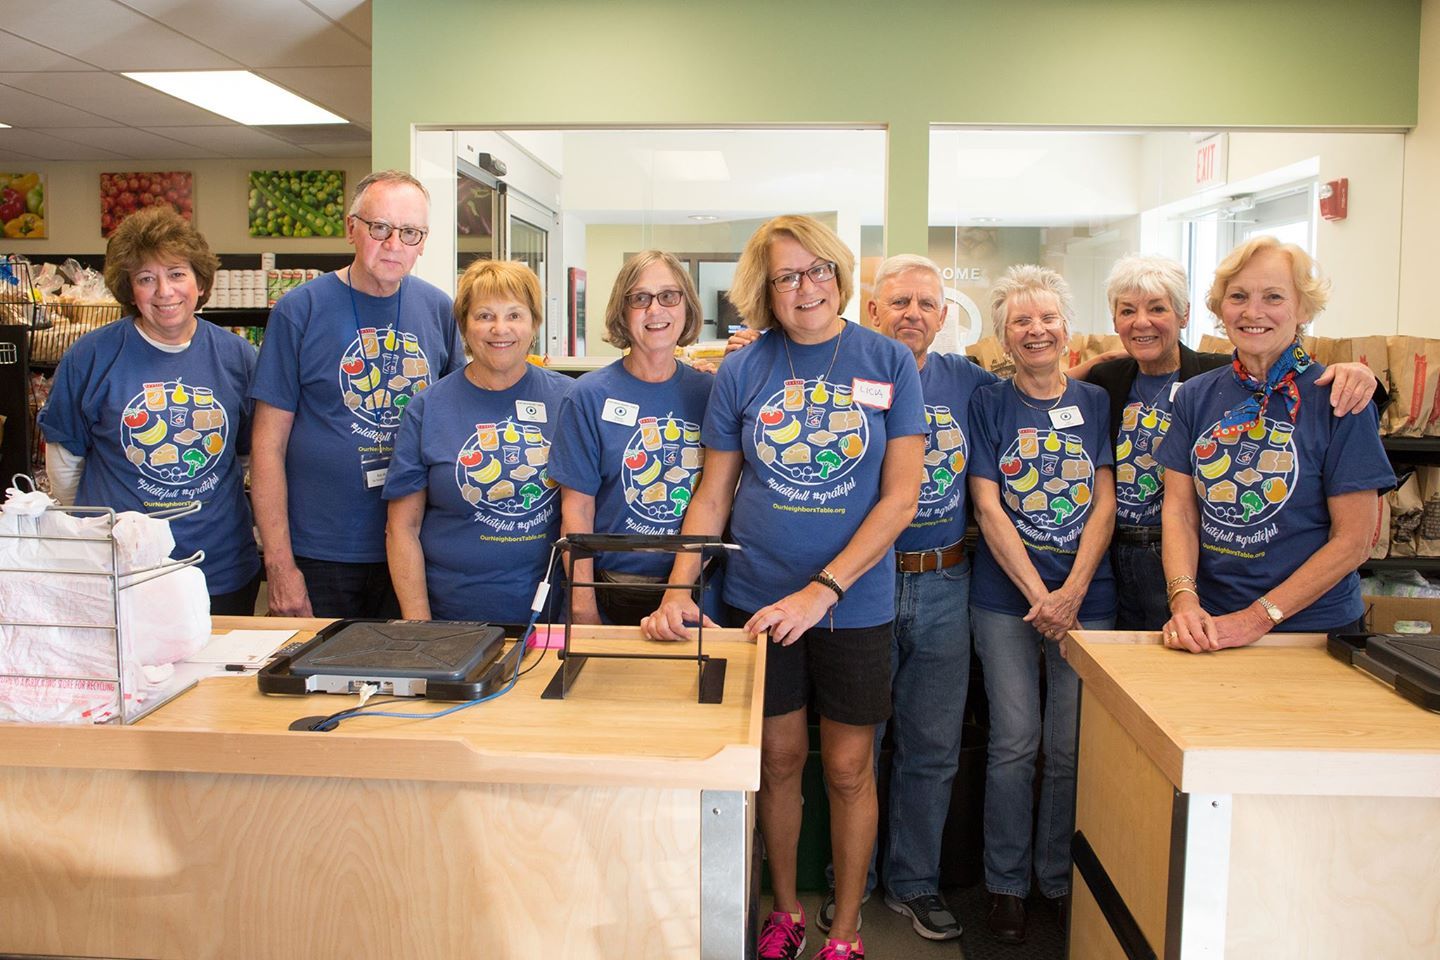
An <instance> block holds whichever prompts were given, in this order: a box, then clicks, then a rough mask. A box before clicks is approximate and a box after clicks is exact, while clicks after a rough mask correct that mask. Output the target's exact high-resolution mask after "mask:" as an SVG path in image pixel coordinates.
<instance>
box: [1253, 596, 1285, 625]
mask: <svg viewBox="0 0 1440 960" xmlns="http://www.w3.org/2000/svg"><path fill="white" fill-rule="evenodd" d="M1259 603H1260V606H1262V607H1264V608H1265V616H1267V617H1269V618H1270V622H1271V623H1273V624H1275V625H1276V626H1277V627H1278V626H1279V625H1280V621H1282V620H1284V619H1285V614H1284V613H1282V612H1281V610H1280V608H1279V607H1277V606H1275V604H1273V603H1271V602H1270V598H1269V597H1260V598H1259Z"/></svg>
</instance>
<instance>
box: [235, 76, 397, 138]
mask: <svg viewBox="0 0 1440 960" xmlns="http://www.w3.org/2000/svg"><path fill="white" fill-rule="evenodd" d="M255 72H256V73H258V74H260V75H261V76H262V77H264V78H265V79H267V80H272V81H274V82H275V83H278V84H280V86H282V87H284V88H285V89H286V90H289V91H291V92H292V93H295V94H297V95H299V96H302V97H304V98H305V99H306V100H310V101H312V102H314V103H317V104H319V105H320V106H322V107H324V108H325V109H327V110H329V111H331V112H332V113H338V114H340V116H342V117H344V118H345V119H346V120H349V121H350V122H351V123H358V124H361V125H365V126H368V125H369V123H370V67H369V65H368V64H367V65H365V66H363V67H328V68H310V67H272V68H269V69H266V70H257V71H255Z"/></svg>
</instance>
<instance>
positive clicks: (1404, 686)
mask: <svg viewBox="0 0 1440 960" xmlns="http://www.w3.org/2000/svg"><path fill="white" fill-rule="evenodd" d="M1326 647H1327V649H1328V650H1329V651H1330V655H1331V656H1332V657H1335V658H1336V659H1338V660H1341V661H1343V662H1345V663H1348V664H1350V665H1351V666H1354V667H1359V668H1360V669H1361V670H1364V671H1365V672H1366V673H1368V674H1370V675H1371V676H1372V677H1374V678H1375V679H1377V680H1379V681H1380V682H1381V683H1383V684H1385V685H1386V686H1388V687H1392V688H1394V690H1395V692H1396V693H1398V694H1400V696H1402V697H1404V698H1405V699H1406V700H1409V701H1410V702H1411V703H1415V704H1418V705H1419V706H1422V707H1424V708H1425V709H1426V710H1434V711H1437V712H1440V636H1436V635H1435V634H1429V635H1427V636H1417V635H1414V634H1403V633H1339V634H1334V635H1332V636H1331V637H1330V639H1329V642H1328V643H1327V644H1326Z"/></svg>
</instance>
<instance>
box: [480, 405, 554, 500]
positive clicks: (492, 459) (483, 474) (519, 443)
mask: <svg viewBox="0 0 1440 960" xmlns="http://www.w3.org/2000/svg"><path fill="white" fill-rule="evenodd" d="M549 463H550V442H549V441H548V440H546V439H545V437H544V436H543V435H542V434H541V433H540V428H539V427H537V426H536V425H534V424H533V423H524V424H520V423H516V422H515V421H514V420H508V419H507V420H503V421H501V422H500V423H477V424H475V432H474V433H472V434H470V437H469V439H467V440H466V441H465V445H464V446H463V447H461V448H460V452H459V454H457V455H456V457H455V483H456V485H457V486H458V487H459V488H460V496H462V497H464V498H465V502H466V503H469V504H470V505H471V506H475V507H481V508H483V509H484V510H486V511H488V512H489V513H492V514H496V513H498V514H503V515H505V516H507V517H519V516H524V515H525V514H527V513H533V512H534V511H536V510H539V509H540V508H541V507H543V506H545V505H546V504H547V503H549V502H550V501H551V500H553V499H554V497H555V489H556V484H555V481H554V480H552V479H550V470H549Z"/></svg>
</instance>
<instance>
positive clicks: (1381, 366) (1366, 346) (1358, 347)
mask: <svg viewBox="0 0 1440 960" xmlns="http://www.w3.org/2000/svg"><path fill="white" fill-rule="evenodd" d="M1346 348H1347V349H1346V356H1345V359H1346V360H1347V361H1349V362H1352V363H1363V364H1365V366H1367V367H1369V368H1370V372H1371V373H1373V374H1375V379H1376V380H1378V381H1380V385H1381V386H1382V387H1384V388H1385V389H1386V390H1388V391H1390V394H1391V400H1392V402H1393V400H1394V394H1395V384H1394V383H1392V382H1391V380H1390V348H1389V346H1388V345H1387V344H1386V342H1385V338H1384V337H1351V338H1350V339H1349V340H1348V341H1346ZM1389 416H1390V408H1389V407H1386V408H1385V409H1384V410H1381V411H1380V432H1381V433H1389V432H1390V431H1389V429H1388V427H1389V423H1388V422H1387V421H1388V420H1389Z"/></svg>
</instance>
